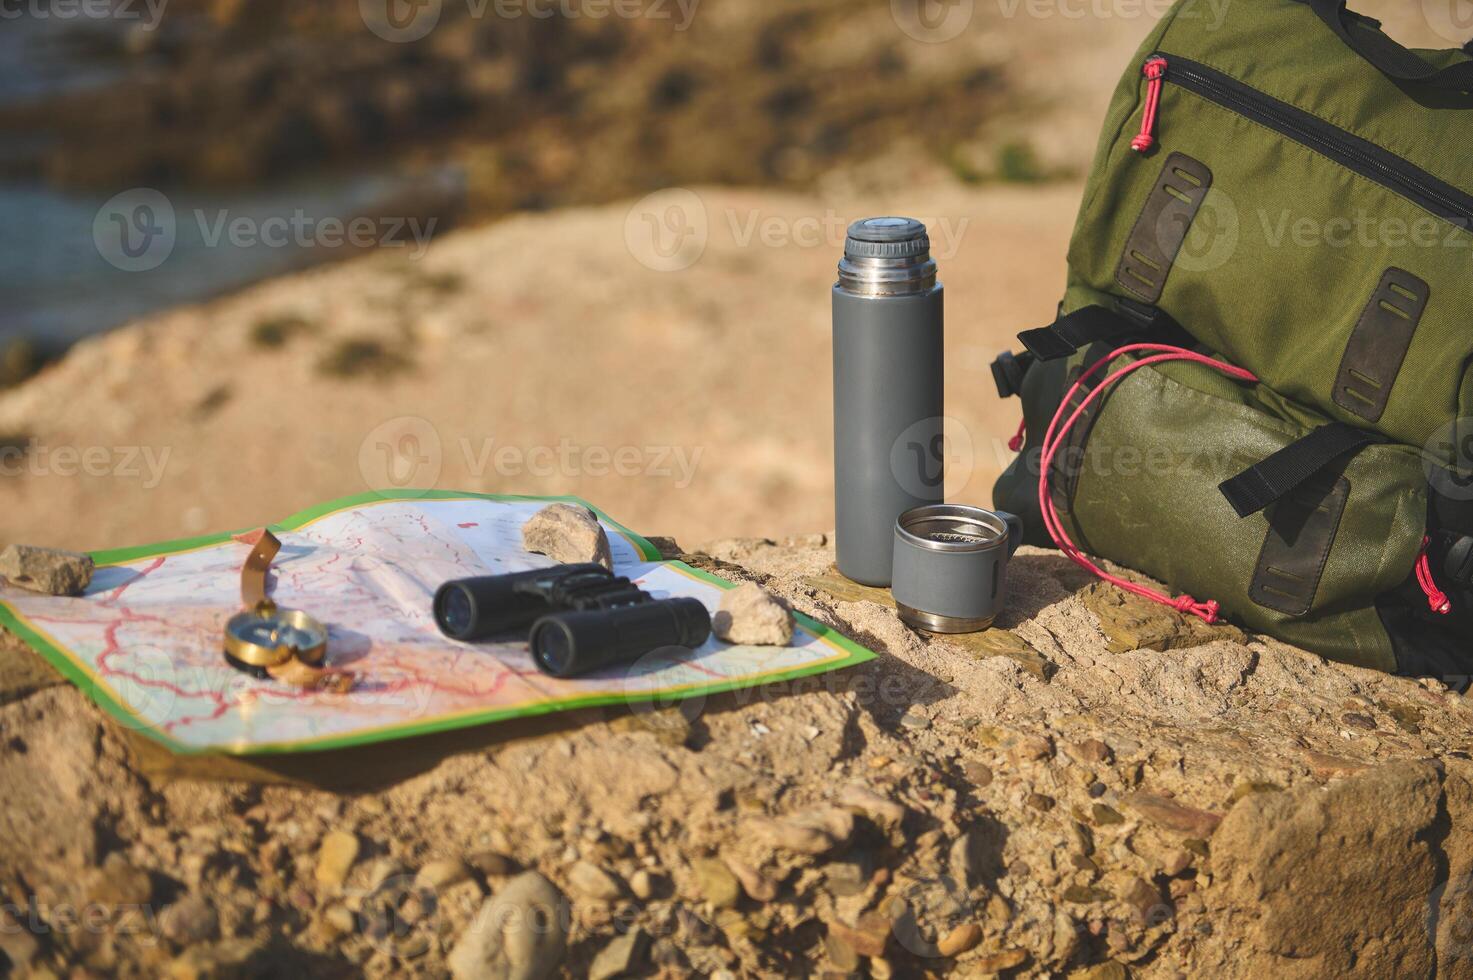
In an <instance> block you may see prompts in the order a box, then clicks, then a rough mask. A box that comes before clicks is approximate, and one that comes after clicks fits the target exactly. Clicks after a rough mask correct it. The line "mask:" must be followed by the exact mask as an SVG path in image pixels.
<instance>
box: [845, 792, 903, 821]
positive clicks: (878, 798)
mask: <svg viewBox="0 0 1473 980" xmlns="http://www.w3.org/2000/svg"><path fill="white" fill-rule="evenodd" d="M837 802H838V803H839V804H840V805H841V806H847V807H853V808H854V809H856V810H858V811H859V812H860V813H863V814H864V815H865V816H867V817H869V818H870V819H871V820H873V821H874V822H875V823H877V824H879V825H880V826H881V827H899V826H900V825H901V824H902V823H903V822H904V821H905V814H906V813H907V812H908V811H907V810H906V808H905V807H904V806H903V805H902V804H899V803H896V802H895V801H894V800H892V799H890V798H889V797H888V796H885V795H884V794H882V793H878V792H876V791H875V790H872V789H870V788H869V787H868V786H864V785H861V784H859V783H850V784H849V785H848V786H845V787H844V789H843V790H841V791H840V792H839V796H838V799H837Z"/></svg>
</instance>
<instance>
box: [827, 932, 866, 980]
mask: <svg viewBox="0 0 1473 980" xmlns="http://www.w3.org/2000/svg"><path fill="white" fill-rule="evenodd" d="M823 950H824V952H825V953H827V954H828V957H829V962H830V963H832V964H833V965H834V967H835V968H836V969H837V970H839V972H841V973H853V972H854V971H855V970H858V969H859V954H858V953H857V952H855V950H854V947H853V946H850V945H849V944H848V943H847V942H845V941H844V939H843V938H842V937H841V936H840V935H839V934H838V933H836V932H834V931H833V930H829V932H828V933H827V934H826V935H825V936H824V937H823Z"/></svg>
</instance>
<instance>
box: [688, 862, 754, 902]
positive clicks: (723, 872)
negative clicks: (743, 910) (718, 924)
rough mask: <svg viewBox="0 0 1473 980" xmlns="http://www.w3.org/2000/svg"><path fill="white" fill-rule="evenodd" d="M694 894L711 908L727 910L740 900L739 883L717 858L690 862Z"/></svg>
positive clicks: (724, 863)
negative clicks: (694, 885) (709, 904)
mask: <svg viewBox="0 0 1473 980" xmlns="http://www.w3.org/2000/svg"><path fill="white" fill-rule="evenodd" d="M691 871H692V872H693V873H694V875H695V880H696V893H697V894H698V895H700V897H701V898H702V899H704V900H705V901H707V902H710V903H711V907H712V908H717V909H729V908H732V907H733V906H735V905H736V903H737V902H738V901H739V900H740V899H741V895H742V892H741V882H740V881H738V880H737V876H736V875H734V874H732V871H731V869H730V868H728V867H727V866H726V862H725V861H722V860H720V859H718V858H697V859H696V860H694V861H692V862H691Z"/></svg>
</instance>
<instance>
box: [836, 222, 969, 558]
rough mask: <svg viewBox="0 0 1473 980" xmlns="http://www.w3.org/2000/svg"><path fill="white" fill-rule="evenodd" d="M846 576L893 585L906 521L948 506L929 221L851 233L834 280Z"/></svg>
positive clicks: (841, 544)
mask: <svg viewBox="0 0 1473 980" xmlns="http://www.w3.org/2000/svg"><path fill="white" fill-rule="evenodd" d="M833 297H834V510H835V517H836V520H837V535H838V537H837V541H836V545H837V548H838V554H839V571H840V572H842V573H843V574H844V575H846V576H848V577H849V578H851V579H853V580H854V581H856V582H861V583H863V584H865V585H882V586H883V585H889V584H890V563H891V558H892V556H893V554H894V547H895V521H896V519H897V518H898V517H899V516H900V515H901V514H902V513H904V512H905V511H907V510H910V509H911V508H913V507H920V506H922V505H924V504H935V503H940V502H941V499H942V482H943V478H944V473H943V472H942V448H943V447H942V413H943V410H944V409H943V405H944V401H943V398H942V374H943V369H944V364H943V356H942V335H943V327H942V318H941V306H942V290H941V283H939V282H937V281H936V263H935V262H933V261H931V242H930V239H929V238H928V237H927V235H926V226H925V225H923V224H921V223H920V222H919V221H916V220H915V219H914V218H866V219H864V220H862V221H856V222H855V223H854V224H852V225H850V226H849V235H848V238H847V239H846V240H845V242H844V258H843V260H842V261H841V262H840V263H839V281H838V282H837V283H836V284H835V285H834V289H833Z"/></svg>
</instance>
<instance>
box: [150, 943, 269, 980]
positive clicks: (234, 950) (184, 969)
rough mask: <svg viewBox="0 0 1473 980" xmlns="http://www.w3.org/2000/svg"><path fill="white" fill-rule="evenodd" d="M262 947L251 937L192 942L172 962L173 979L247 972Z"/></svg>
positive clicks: (208, 979) (212, 979)
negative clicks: (212, 942) (204, 942)
mask: <svg viewBox="0 0 1473 980" xmlns="http://www.w3.org/2000/svg"><path fill="white" fill-rule="evenodd" d="M260 951H261V947H260V946H258V945H256V944H255V943H254V942H252V941H251V940H249V939H225V940H221V941H220V942H218V943H215V944H214V945H212V946H203V945H201V946H191V947H189V948H188V949H186V950H185V951H184V952H182V953H180V954H179V955H178V956H177V957H176V958H175V959H174V960H173V962H171V963H170V964H169V973H168V975H169V977H170V980H223V978H226V977H234V976H240V975H242V974H245V973H246V972H247V969H246V968H247V964H248V963H249V962H250V960H251V958H252V957H254V956H256V955H257V954H258V953H260Z"/></svg>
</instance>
